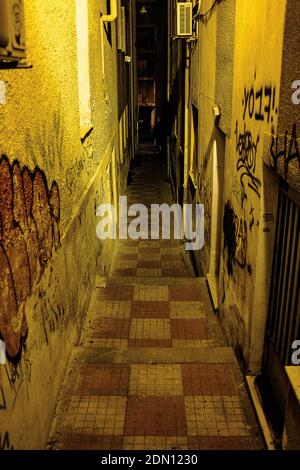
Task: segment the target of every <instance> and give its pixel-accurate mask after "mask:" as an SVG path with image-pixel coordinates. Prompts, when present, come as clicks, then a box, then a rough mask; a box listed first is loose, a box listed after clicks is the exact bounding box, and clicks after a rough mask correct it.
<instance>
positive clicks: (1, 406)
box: [0, 384, 6, 411]
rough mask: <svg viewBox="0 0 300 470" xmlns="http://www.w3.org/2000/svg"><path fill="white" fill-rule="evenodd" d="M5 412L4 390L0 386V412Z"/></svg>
mask: <svg viewBox="0 0 300 470" xmlns="http://www.w3.org/2000/svg"><path fill="white" fill-rule="evenodd" d="M1 410H6V400H5V395H4V390H3V388H2V386H1V384H0V411H1Z"/></svg>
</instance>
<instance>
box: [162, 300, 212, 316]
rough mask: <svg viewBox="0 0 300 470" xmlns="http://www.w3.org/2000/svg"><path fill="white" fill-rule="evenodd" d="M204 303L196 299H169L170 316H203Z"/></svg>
mask: <svg viewBox="0 0 300 470" xmlns="http://www.w3.org/2000/svg"><path fill="white" fill-rule="evenodd" d="M205 316H206V315H205V312H204V303H203V302H200V301H199V302H197V301H190V302H189V301H171V302H170V318H174V319H177V318H205Z"/></svg>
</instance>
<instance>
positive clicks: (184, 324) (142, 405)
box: [49, 154, 263, 450]
mask: <svg viewBox="0 0 300 470" xmlns="http://www.w3.org/2000/svg"><path fill="white" fill-rule="evenodd" d="M129 183H130V184H129V186H128V194H127V195H128V204H132V203H135V202H138V203H144V204H145V205H147V206H149V205H150V204H151V203H162V202H166V203H168V204H170V203H172V195H171V191H170V186H169V184H168V183H167V182H166V181H165V178H164V177H163V172H162V170H161V166H160V163H159V161H158V157H157V155H150V154H148V155H147V154H145V155H142V156H140V157H139V158H137V159H136V160H135V165H134V166H133V168H132V170H131V172H130V176H129ZM116 243H117V247H116V251H115V256H114V260H113V266H112V271H111V276H110V277H109V278H107V279H104V278H100V277H99V278H98V279H97V282H96V286H95V289H94V291H93V293H92V298H91V303H90V307H89V311H88V313H87V317H86V320H85V324H84V328H83V332H82V336H81V339H80V341H79V344H78V346H77V347H76V348H74V351H73V355H72V359H71V362H70V366H69V370H68V373H67V374H66V380H65V383H64V385H63V388H62V392H61V396H60V399H59V403H58V406H57V410H56V416H55V419H54V423H53V427H52V433H51V436H50V440H49V447H50V448H52V449H93V450H96V449H97V450H121V449H124V450H154V449H162V450H171V449H173V450H187V449H189V450H202V449H203V450H204V449H262V448H263V443H262V439H261V436H260V432H259V429H258V427H257V424H256V420H255V417H254V413H253V410H252V407H251V404H250V400H249V398H248V395H247V393H246V387H245V383H244V380H243V377H242V375H241V373H240V370H239V367H238V364H237V361H236V359H235V355H234V352H233V350H232V349H231V348H230V347H228V346H227V345H226V342H225V340H224V338H223V335H222V332H221V330H220V327H219V324H218V320H217V318H216V316H215V314H214V312H213V309H212V305H211V302H210V297H209V293H208V290H207V286H206V281H205V278H204V277H203V278H196V277H195V276H194V274H193V269H192V266H191V264H190V259H189V255H188V253H187V252H186V251H185V249H184V244H183V243H182V242H180V241H177V240H161V239H160V240H136V241H134V240H122V241H118V242H116Z"/></svg>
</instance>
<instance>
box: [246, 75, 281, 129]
mask: <svg viewBox="0 0 300 470" xmlns="http://www.w3.org/2000/svg"><path fill="white" fill-rule="evenodd" d="M254 80H256V73H255V74H254ZM242 106H243V121H245V120H246V119H250V120H252V119H255V121H265V122H267V123H268V124H269V123H273V121H274V115H276V114H278V108H277V107H276V88H275V87H274V86H272V85H265V86H260V87H256V86H255V85H252V86H251V87H249V88H247V87H245V88H244V96H243V100H242Z"/></svg>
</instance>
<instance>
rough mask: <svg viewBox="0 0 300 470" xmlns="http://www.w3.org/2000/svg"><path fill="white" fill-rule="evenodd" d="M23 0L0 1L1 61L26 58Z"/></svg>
mask: <svg viewBox="0 0 300 470" xmlns="http://www.w3.org/2000/svg"><path fill="white" fill-rule="evenodd" d="M25 56H26V54H25V21H24V5H23V0H0V60H9V61H18V60H20V59H23V58H25Z"/></svg>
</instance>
